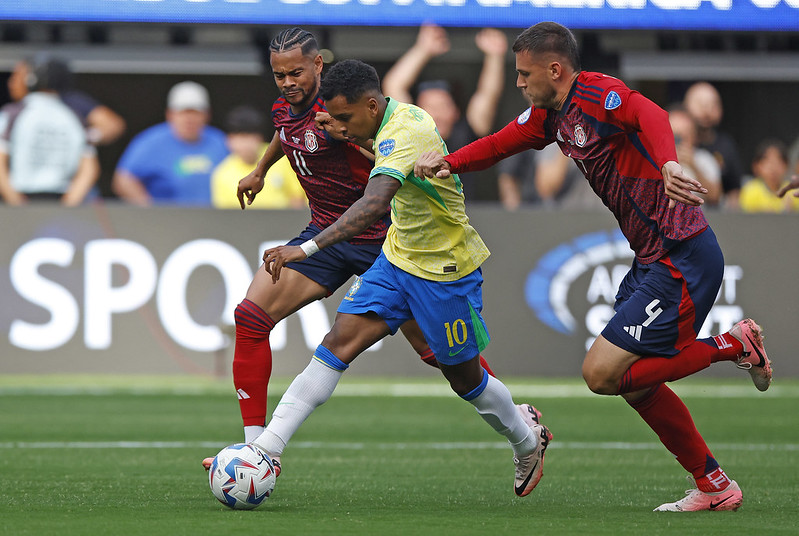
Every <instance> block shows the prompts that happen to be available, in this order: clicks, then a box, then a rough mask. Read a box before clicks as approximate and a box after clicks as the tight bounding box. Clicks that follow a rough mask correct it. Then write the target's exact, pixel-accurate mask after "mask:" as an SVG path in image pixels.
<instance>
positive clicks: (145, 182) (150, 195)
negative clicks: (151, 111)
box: [111, 81, 228, 207]
mask: <svg viewBox="0 0 799 536" xmlns="http://www.w3.org/2000/svg"><path fill="white" fill-rule="evenodd" d="M210 109H211V107H210V102H209V98H208V91H206V89H205V88H204V87H203V86H201V85H200V84H197V83H196V82H191V81H185V82H181V83H179V84H177V85H175V86H174V87H173V88H172V89H171V90H170V91H169V95H168V97H167V110H166V122H164V123H160V124H158V125H155V126H152V127H150V128H148V129H146V130H144V131H143V132H141V133H139V134H138V135H136V136H135V137H134V138H133V140H132V141H131V142H130V145H128V147H127V148H126V149H125V152H124V153H123V154H122V157H121V158H120V159H119V162H118V163H117V168H116V171H115V172H114V177H113V179H112V183H111V188H112V189H113V191H114V193H115V194H116V195H117V196H118V197H119V198H120V199H122V200H125V201H127V202H129V203H132V204H136V205H140V206H149V205H152V204H176V205H193V206H207V207H210V206H211V173H212V171H213V169H214V168H215V167H216V165H217V164H219V162H221V161H222V160H223V159H224V158H225V157H226V156H227V155H228V148H227V145H226V144H225V134H224V133H223V132H222V131H221V130H219V129H217V128H214V127H211V126H209V125H208V121H209V119H210Z"/></svg>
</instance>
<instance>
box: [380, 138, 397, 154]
mask: <svg viewBox="0 0 799 536" xmlns="http://www.w3.org/2000/svg"><path fill="white" fill-rule="evenodd" d="M396 144H397V143H396V142H395V141H394V140H393V139H388V140H383V141H381V142H380V144H379V145H378V146H377V150H378V151H380V154H382V155H383V156H388V155H390V154H391V151H393V150H394V146H395V145H396Z"/></svg>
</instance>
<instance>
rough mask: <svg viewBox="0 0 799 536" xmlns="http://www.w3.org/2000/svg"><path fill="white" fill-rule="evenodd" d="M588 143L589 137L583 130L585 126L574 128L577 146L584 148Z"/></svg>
mask: <svg viewBox="0 0 799 536" xmlns="http://www.w3.org/2000/svg"><path fill="white" fill-rule="evenodd" d="M586 141H588V136H587V135H586V133H585V130H583V126H582V125H577V126H576V127H574V142H575V143H576V144H577V147H583V146H584V145H585V142H586Z"/></svg>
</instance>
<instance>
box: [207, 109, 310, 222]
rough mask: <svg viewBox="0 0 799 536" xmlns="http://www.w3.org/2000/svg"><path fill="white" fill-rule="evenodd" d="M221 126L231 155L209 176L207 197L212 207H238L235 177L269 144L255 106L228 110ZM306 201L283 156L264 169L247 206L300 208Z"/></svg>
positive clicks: (248, 168)
mask: <svg viewBox="0 0 799 536" xmlns="http://www.w3.org/2000/svg"><path fill="white" fill-rule="evenodd" d="M225 129H226V130H227V145H228V149H230V153H231V154H230V155H229V156H228V157H227V158H225V159H224V160H222V162H221V163H220V164H219V165H218V166H216V168H215V169H214V172H213V174H212V175H211V200H212V201H213V205H214V206H215V207H216V208H240V206H239V199H238V197H237V196H236V192H237V191H238V186H239V180H241V178H242V177H244V176H246V175H248V174H249V173H250V172H251V171H252V170H253V169H254V168H255V166H256V165H257V164H258V161H259V160H260V159H261V157H262V156H263V155H264V152H265V151H266V148H267V147H268V146H269V144H268V143H266V142H265V141H264V134H263V131H264V118H263V115H262V114H261V113H260V112H259V111H258V110H256V109H255V108H252V107H250V106H239V107H237V108H234V109H233V110H231V111H230V113H228V115H227V118H226V122H225ZM306 202H307V199H306V197H305V191H304V190H303V189H302V186H301V185H300V181H299V180H298V179H297V174H296V173H294V170H293V169H292V168H291V164H289V160H288V158H286V156H283V157H282V158H280V160H278V161H277V162H276V163H275V164H274V165H273V166H271V167H270V168H269V171H267V172H266V177H265V180H264V188H263V190H261V191H260V193H259V194H258V197H256V198H255V200H254V201H253V202H252V204H251V205H250V207H251V208H273V209H277V208H302V207H304V206H305V204H306Z"/></svg>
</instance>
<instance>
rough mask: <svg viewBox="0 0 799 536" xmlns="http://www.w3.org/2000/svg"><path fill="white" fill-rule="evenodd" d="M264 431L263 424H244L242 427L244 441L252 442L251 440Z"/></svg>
mask: <svg viewBox="0 0 799 536" xmlns="http://www.w3.org/2000/svg"><path fill="white" fill-rule="evenodd" d="M263 432H264V427H263V426H245V427H244V442H245V443H252V442H253V440H254V439H255V438H256V437H258V436H259V435H261V434H262V433H263Z"/></svg>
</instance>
